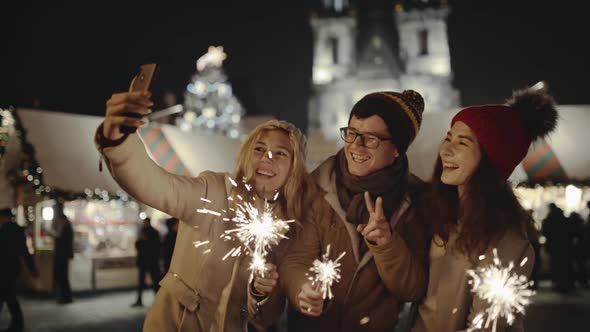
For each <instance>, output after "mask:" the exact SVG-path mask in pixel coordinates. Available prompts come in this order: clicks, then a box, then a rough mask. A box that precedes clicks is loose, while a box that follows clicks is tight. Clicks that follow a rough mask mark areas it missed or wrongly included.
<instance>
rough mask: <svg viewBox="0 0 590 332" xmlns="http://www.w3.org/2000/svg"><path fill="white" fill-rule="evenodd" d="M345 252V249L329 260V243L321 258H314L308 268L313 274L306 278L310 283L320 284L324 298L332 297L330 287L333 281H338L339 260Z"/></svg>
mask: <svg viewBox="0 0 590 332" xmlns="http://www.w3.org/2000/svg"><path fill="white" fill-rule="evenodd" d="M345 254H346V251H345V252H343V253H341V254H340V256H338V258H336V260H334V261H332V260H330V258H329V257H330V245H329V244H328V246H327V247H326V252H325V253H324V254H323V255H322V260H319V259H316V260H315V261H314V262H313V266H312V267H310V268H309V270H310V271H311V272H313V273H314V274H315V275H314V276H309V277H308V279H309V280H311V282H312V285H316V284H319V285H320V291H321V292H322V296H323V298H324V299H326V297H327V298H329V299H331V298H332V297H334V294H332V289H331V287H332V284H333V283H334V282H338V281H340V263H339V261H340V259H342V257H344V255H345Z"/></svg>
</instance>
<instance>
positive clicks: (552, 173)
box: [522, 140, 568, 182]
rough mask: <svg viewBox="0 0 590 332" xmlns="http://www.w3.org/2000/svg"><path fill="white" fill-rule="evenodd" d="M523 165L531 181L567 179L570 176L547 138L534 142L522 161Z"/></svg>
mask: <svg viewBox="0 0 590 332" xmlns="http://www.w3.org/2000/svg"><path fill="white" fill-rule="evenodd" d="M522 166H523V168H524V170H525V172H526V174H527V176H528V178H529V181H532V182H537V181H541V180H548V179H550V180H566V179H567V178H568V176H567V174H566V172H565V170H564V168H563V166H562V165H561V163H560V162H559V159H558V158H557V156H556V155H555V152H553V150H552V149H551V147H550V146H549V144H548V143H547V142H546V141H545V140H539V141H536V142H534V143H533V144H532V145H531V148H530V149H529V153H528V154H527V156H526V157H525V158H524V160H523V161H522Z"/></svg>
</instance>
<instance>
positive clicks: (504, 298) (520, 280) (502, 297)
mask: <svg viewBox="0 0 590 332" xmlns="http://www.w3.org/2000/svg"><path fill="white" fill-rule="evenodd" d="M493 253H494V259H493V264H491V265H488V266H485V267H481V268H478V269H476V270H467V273H468V274H469V275H470V276H471V277H472V278H473V280H471V281H470V283H471V291H472V292H473V293H475V294H476V295H477V296H479V297H480V298H482V299H484V300H486V301H487V302H488V303H489V307H488V308H487V309H486V310H485V312H481V313H478V314H477V315H476V317H475V319H474V320H473V322H472V325H471V327H470V328H469V329H468V330H467V331H474V330H477V329H481V328H482V327H485V328H488V327H489V325H490V323H492V331H496V326H497V323H498V319H499V318H501V317H504V318H506V321H507V323H508V324H509V325H512V323H513V322H514V319H515V313H522V314H524V311H525V307H526V306H527V305H528V304H529V303H530V297H531V296H532V295H534V294H535V291H533V290H531V289H529V286H530V285H532V282H529V281H528V279H527V277H526V276H523V275H518V274H517V273H516V272H514V271H513V270H512V269H513V268H514V263H513V262H510V263H509V264H508V267H503V266H502V264H501V262H500V259H499V258H498V252H497V250H496V249H494V250H493ZM482 259H484V258H483V257H480V260H482ZM524 263H526V258H525V260H523V262H521V264H520V266H523V265H524ZM485 315H487V318H484V317H485Z"/></svg>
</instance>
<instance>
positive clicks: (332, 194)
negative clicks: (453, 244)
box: [279, 157, 429, 331]
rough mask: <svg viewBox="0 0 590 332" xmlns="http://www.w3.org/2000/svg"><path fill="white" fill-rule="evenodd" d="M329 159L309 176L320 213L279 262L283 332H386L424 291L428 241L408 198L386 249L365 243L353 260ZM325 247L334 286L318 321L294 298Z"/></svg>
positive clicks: (355, 238)
mask: <svg viewBox="0 0 590 332" xmlns="http://www.w3.org/2000/svg"><path fill="white" fill-rule="evenodd" d="M333 165H334V158H333V157H332V158H329V159H328V160H327V161H325V162H324V163H323V164H322V165H320V166H319V167H318V168H317V169H316V170H315V171H314V172H313V174H312V175H313V176H314V178H315V180H316V183H318V184H319V185H320V187H321V188H322V189H323V190H324V192H325V195H324V198H325V203H327V205H326V209H325V210H326V211H325V212H326V213H325V215H323V217H322V218H315V220H310V221H309V222H308V223H305V224H304V227H303V229H302V231H301V232H299V233H298V236H297V237H296V238H295V239H292V240H291V241H290V242H291V243H290V246H289V250H288V251H287V254H286V257H284V258H283V260H282V261H281V262H279V275H280V284H281V286H282V288H283V289H284V290H285V293H286V295H287V297H288V298H289V301H290V304H291V305H290V309H289V312H288V320H289V322H288V324H289V331H391V330H392V329H393V327H394V326H395V324H396V323H397V320H398V311H399V310H400V303H401V302H403V301H412V300H418V299H420V298H421V297H422V296H423V295H424V293H425V291H426V282H427V272H426V265H427V263H426V262H427V254H428V243H429V242H428V241H429V237H428V235H427V233H426V232H425V231H424V230H423V229H422V227H421V226H420V225H419V224H418V223H416V222H415V220H414V209H413V207H412V202H411V199H410V197H409V196H406V198H405V200H404V202H403V203H402V206H401V207H400V208H399V210H398V211H396V212H395V213H394V215H393V217H392V218H391V221H390V222H391V225H392V228H393V229H394V231H393V234H392V241H391V242H390V243H389V244H387V245H372V244H370V243H367V245H368V247H369V250H368V251H367V253H365V255H364V256H363V257H359V249H358V243H359V236H361V235H360V234H359V233H358V232H357V231H356V229H355V227H354V226H353V225H352V224H350V223H348V222H346V221H345V220H346V217H345V212H344V210H343V209H342V207H341V206H340V203H339V201H338V197H337V193H336V182H335V174H334V171H333V170H334V167H333ZM328 244H330V245H331V249H330V258H331V259H335V258H336V257H338V255H340V253H341V252H344V251H345V252H346V255H345V256H344V257H343V258H342V259H341V260H340V262H341V264H342V266H341V267H340V271H341V280H340V282H338V283H336V284H334V285H333V286H332V291H333V293H334V298H332V300H330V301H327V307H326V309H325V310H324V312H323V314H322V315H321V316H320V317H318V318H311V317H307V316H304V315H302V314H301V313H300V312H299V308H298V307H297V306H298V301H297V294H298V293H299V291H300V289H301V286H302V285H303V283H305V282H306V281H307V276H306V273H307V272H308V269H309V267H310V266H311V265H312V262H313V260H315V259H316V258H320V256H321V255H322V253H323V252H324V251H325V250H326V246H327V245H328Z"/></svg>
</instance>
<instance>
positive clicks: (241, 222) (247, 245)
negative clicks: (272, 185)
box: [197, 178, 294, 276]
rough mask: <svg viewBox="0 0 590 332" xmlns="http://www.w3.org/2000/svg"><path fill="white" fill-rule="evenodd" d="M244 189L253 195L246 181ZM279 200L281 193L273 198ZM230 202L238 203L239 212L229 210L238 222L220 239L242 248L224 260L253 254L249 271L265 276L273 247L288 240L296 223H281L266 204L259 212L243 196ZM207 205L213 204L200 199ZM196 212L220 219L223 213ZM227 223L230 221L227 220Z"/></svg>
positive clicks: (235, 250) (287, 221)
mask: <svg viewBox="0 0 590 332" xmlns="http://www.w3.org/2000/svg"><path fill="white" fill-rule="evenodd" d="M229 181H230V182H231V184H232V185H233V186H234V187H237V186H238V183H237V182H236V181H235V180H233V179H232V178H229ZM244 186H245V188H246V190H247V191H250V189H251V188H252V186H250V185H248V184H247V183H246V182H245V180H244ZM277 197H278V193H277V194H276V195H275V196H274V200H276V199H277ZM227 199H228V201H233V202H235V203H236V208H235V209H232V208H230V210H231V211H232V212H235V217H234V218H232V219H231V220H232V221H233V222H235V224H236V228H234V229H230V230H226V231H225V232H224V233H223V234H222V235H221V236H220V238H224V239H226V240H229V239H232V236H233V237H234V238H236V239H238V240H239V241H240V243H241V244H240V246H239V247H234V248H232V249H231V250H230V251H229V252H228V253H227V254H226V255H225V256H224V257H223V259H222V260H225V259H226V258H227V257H235V256H239V255H241V254H242V253H244V252H245V253H246V254H251V255H252V262H251V263H250V270H251V271H252V272H253V273H258V274H260V275H261V276H264V273H265V272H266V259H265V258H266V256H267V255H268V253H269V252H270V251H271V248H272V246H273V245H277V244H278V243H279V241H281V240H282V239H286V238H287V236H286V234H287V232H288V231H289V223H292V222H294V220H282V219H278V218H275V217H274V215H273V208H272V206H271V205H270V204H269V203H268V202H267V201H266V200H265V201H264V205H263V209H262V211H259V209H258V208H256V207H255V206H254V205H253V204H252V203H251V202H246V201H245V200H244V197H242V196H241V195H235V198H232V197H228V198H227ZM201 200H202V201H205V202H211V201H209V200H206V199H203V198H202V199H201ZM197 212H199V213H205V214H213V215H216V216H220V215H221V213H219V212H216V211H212V210H209V209H207V208H202V209H198V210H197ZM223 220H224V221H228V220H229V219H227V218H224V219H223Z"/></svg>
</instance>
